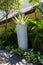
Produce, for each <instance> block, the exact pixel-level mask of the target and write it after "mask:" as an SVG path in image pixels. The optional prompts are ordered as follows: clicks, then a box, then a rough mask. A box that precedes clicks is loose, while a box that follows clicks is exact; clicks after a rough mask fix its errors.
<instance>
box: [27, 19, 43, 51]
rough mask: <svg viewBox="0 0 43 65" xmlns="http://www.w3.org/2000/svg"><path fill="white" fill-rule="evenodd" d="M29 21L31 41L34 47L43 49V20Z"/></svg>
mask: <svg viewBox="0 0 43 65" xmlns="http://www.w3.org/2000/svg"><path fill="white" fill-rule="evenodd" d="M28 22H29V25H28V37H29V43H31V45H32V47H33V48H36V49H37V50H42V51H43V20H40V21H38V20H33V19H28ZM37 47H38V48H39V49H38V48H37Z"/></svg>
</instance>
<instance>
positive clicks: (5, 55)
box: [0, 50, 33, 65]
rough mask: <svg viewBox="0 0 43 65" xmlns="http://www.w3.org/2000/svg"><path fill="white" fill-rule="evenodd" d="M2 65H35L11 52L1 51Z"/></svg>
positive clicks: (0, 62) (0, 63) (0, 64)
mask: <svg viewBox="0 0 43 65" xmlns="http://www.w3.org/2000/svg"><path fill="white" fill-rule="evenodd" d="M0 65H33V64H32V63H28V62H27V61H26V60H25V59H24V58H22V57H20V56H19V55H16V54H13V53H11V52H8V51H5V50H0Z"/></svg>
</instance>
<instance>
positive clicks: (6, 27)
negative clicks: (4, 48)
mask: <svg viewBox="0 0 43 65" xmlns="http://www.w3.org/2000/svg"><path fill="white" fill-rule="evenodd" d="M7 22H8V11H6V25H5V29H7Z"/></svg>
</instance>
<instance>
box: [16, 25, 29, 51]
mask: <svg viewBox="0 0 43 65" xmlns="http://www.w3.org/2000/svg"><path fill="white" fill-rule="evenodd" d="M16 30H17V39H18V46H19V48H20V49H22V50H27V49H28V40H27V25H26V24H21V25H19V24H18V25H16Z"/></svg>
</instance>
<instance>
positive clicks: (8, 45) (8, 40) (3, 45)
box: [0, 29, 18, 50]
mask: <svg viewBox="0 0 43 65" xmlns="http://www.w3.org/2000/svg"><path fill="white" fill-rule="evenodd" d="M17 46H18V45H17V35H16V32H15V29H7V30H5V31H4V32H3V34H2V36H0V49H7V50H11V49H12V48H17Z"/></svg>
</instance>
